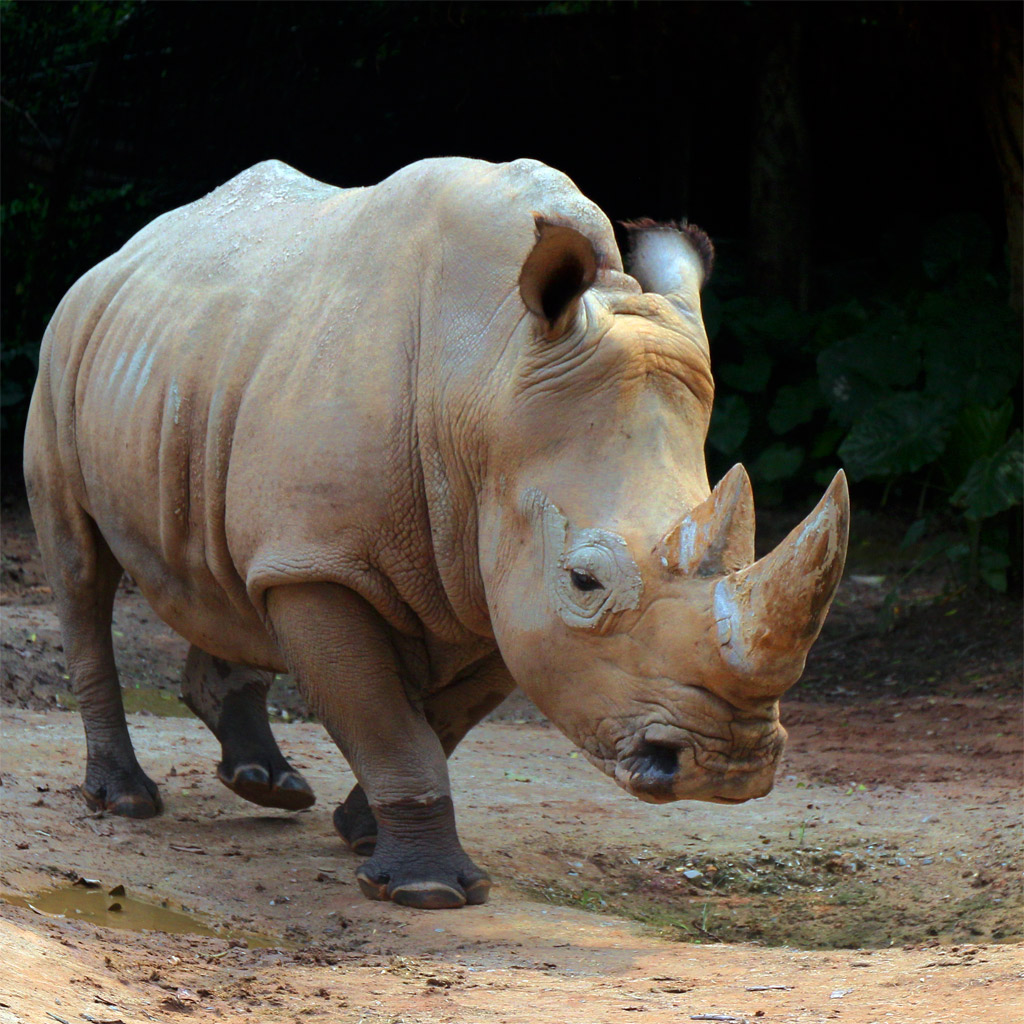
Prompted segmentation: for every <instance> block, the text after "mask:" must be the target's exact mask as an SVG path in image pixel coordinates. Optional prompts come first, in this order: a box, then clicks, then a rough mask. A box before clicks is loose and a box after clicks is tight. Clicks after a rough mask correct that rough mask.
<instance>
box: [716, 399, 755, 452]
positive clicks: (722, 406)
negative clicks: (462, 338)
mask: <svg viewBox="0 0 1024 1024" xmlns="http://www.w3.org/2000/svg"><path fill="white" fill-rule="evenodd" d="M749 429H750V410H749V409H748V408H747V403H746V401H745V400H744V399H742V398H740V396H739V395H724V396H723V397H721V398H718V399H716V400H715V406H714V408H713V409H712V411H711V426H710V428H709V430H708V444H710V445H711V447H712V448H715V449H717V450H718V451H720V452H721V453H722V454H723V455H732V454H733V452H735V451H736V450H737V449H738V448H739V446H740V445H741V444H743V441H744V439H745V438H746V436H747V431H748V430H749Z"/></svg>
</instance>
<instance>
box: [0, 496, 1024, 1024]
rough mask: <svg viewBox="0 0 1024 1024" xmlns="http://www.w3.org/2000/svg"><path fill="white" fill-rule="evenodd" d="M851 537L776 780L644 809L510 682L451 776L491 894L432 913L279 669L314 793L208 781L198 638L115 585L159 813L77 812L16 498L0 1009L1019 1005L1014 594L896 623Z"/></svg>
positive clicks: (864, 551) (906, 610) (932, 602)
mask: <svg viewBox="0 0 1024 1024" xmlns="http://www.w3.org/2000/svg"><path fill="white" fill-rule="evenodd" d="M869 525H870V526H871V527H872V528H871V530H870V531H868V533H869V538H868V539H866V540H863V541H859V540H858V539H857V535H856V534H855V541H854V545H853V548H852V551H851V556H852V557H851V568H850V570H849V571H848V575H847V579H846V580H845V581H844V583H843V585H842V588H841V591H840V594H839V597H838V599H837V602H836V606H835V610H834V612H833V615H832V617H831V618H830V621H829V623H828V625H827V626H826V632H825V633H824V634H823V636H822V639H821V641H820V642H819V645H818V647H817V648H816V649H815V651H814V652H812V658H811V661H810V663H809V666H808V673H807V675H806V677H805V679H804V681H803V682H802V683H801V684H800V686H799V687H798V688H797V689H796V690H794V691H793V693H792V695H790V696H787V698H786V700H785V701H784V704H783V721H784V723H785V724H786V726H787V727H788V728H789V731H790V743H789V749H788V751H787V754H786V755H785V762H784V764H783V766H782V768H781V770H780V773H779V779H778V783H777V786H776V789H775V790H774V791H773V793H772V794H770V795H769V796H768V797H766V798H764V799H762V800H758V801H753V802H751V803H748V804H744V805H741V806H737V807H720V806H714V805H705V804H679V805H671V806H668V807H653V806H649V805H645V804H641V803H639V802H638V801H635V800H632V799H631V798H629V797H628V796H627V795H626V794H625V793H623V792H622V791H620V790H619V789H618V788H617V787H616V786H615V785H614V783H612V782H611V781H610V780H608V779H606V778H604V777H603V776H601V775H600V774H599V773H598V772H596V771H595V770H594V769H593V768H592V767H590V766H589V765H588V764H587V763H586V762H585V761H584V760H583V758H582V757H580V756H578V755H577V753H576V751H575V750H574V749H573V748H572V746H571V744H570V743H569V742H568V741H567V740H566V739H565V738H564V737H562V735H561V734H560V733H559V732H558V731H557V730H556V729H554V728H553V727H552V726H550V725H549V724H548V723H547V722H546V721H544V719H543V717H542V716H541V715H540V714H539V712H537V710H536V709H535V708H534V707H533V706H532V705H531V704H529V702H528V701H527V700H526V699H525V698H524V697H522V696H521V695H515V696H514V697H513V698H511V699H510V700H509V701H508V702H506V704H505V705H504V706H503V707H502V708H500V709H499V710H498V712H497V713H496V714H495V716H493V717H492V719H491V720H490V721H488V722H486V723H484V724H483V725H482V726H481V727H479V728H478V729H477V730H475V731H474V733H472V734H471V735H470V737H469V738H468V739H467V740H466V742H465V743H464V745H463V747H461V748H460V749H459V751H458V752H457V753H456V755H455V756H454V758H453V760H452V778H453V787H454V795H455V799H456V806H457V808H458V811H459V822H460V832H461V835H462V838H463V842H464V844H465V846H466V848H467V849H468V850H469V851H470V852H471V854H472V855H473V856H474V858H475V859H476V860H477V861H478V862H479V863H480V864H482V865H484V866H486V867H487V868H488V869H489V870H490V872H491V874H492V875H493V877H494V878H495V880H496V882H497V886H496V888H495V890H494V892H493V895H492V899H491V902H490V903H489V904H488V905H486V906H485V907H476V908H466V909H463V910H459V911H440V912H432V913H430V912H415V911H410V910H405V909H403V908H397V907H392V906H390V905H382V904H374V903H369V902H367V901H366V900H364V899H363V898H362V897H361V896H360V894H359V891H358V888H357V887H356V884H355V881H354V878H353V870H354V868H355V866H356V863H357V861H356V859H355V857H354V856H353V855H351V854H350V853H348V852H347V851H345V849H344V848H343V846H342V844H341V842H340V840H339V839H338V838H337V836H336V835H335V834H334V832H333V829H332V826H331V820H330V815H331V811H332V810H333V807H334V805H335V803H336V802H337V801H339V800H340V799H341V798H343V797H344V795H345V794H346V793H347V792H348V789H349V787H350V786H351V784H352V781H353V780H352V777H351V774H350V772H349V771H348V769H347V767H346V766H345V765H344V762H343V761H342V759H341V758H340V756H339V755H338V753H337V751H336V749H335V748H334V747H333V745H332V744H331V743H330V741H329V740H328V739H327V737H326V734H325V733H324V732H323V730H322V728H321V727H320V726H319V725H318V724H316V723H315V722H313V721H310V720H309V716H308V712H307V709H306V707H305V705H304V703H303V701H302V699H301V696H300V695H299V694H298V693H297V692H296V691H295V689H294V687H292V686H291V684H290V681H289V680H287V679H281V680H279V681H278V682H277V683H276V684H275V688H274V690H273V692H272V696H271V702H272V704H273V707H274V710H275V732H276V734H277V735H278V737H279V740H280V742H281V745H282V748H283V749H284V750H285V752H286V754H287V755H288V756H289V757H290V758H291V759H292V761H293V763H295V764H296V765H297V766H298V767H300V768H301V769H302V771H303V772H304V774H305V775H306V777H307V778H308V779H309V781H310V782H311V784H312V785H313V786H314V788H315V789H316V791H317V795H318V801H317V803H316V805H315V806H314V807H313V808H311V809H310V810H309V811H306V812H302V813H300V814H286V813H283V812H282V813H276V812H274V813H267V812H265V811H263V810H261V809H259V808H255V807H252V806H251V805H248V804H246V803H245V802H244V801H242V800H240V799H238V798H237V797H236V796H234V795H233V794H232V793H230V792H229V791H228V790H226V789H225V788H224V787H223V786H221V785H220V783H218V781H217V780H216V777H215V775H214V767H215V764H216V761H217V756H218V748H217V744H216V742H215V741H214V739H213V737H212V736H211V735H210V734H209V733H208V732H206V730H205V729H204V728H203V726H202V725H201V724H200V723H198V722H197V721H196V720H195V719H194V718H192V717H191V716H189V715H188V713H187V711H185V710H184V708H183V706H182V705H181V704H180V701H179V700H178V698H177V686H178V676H179V673H180V666H181V664H182V662H183V660H184V652H185V645H184V642H183V641H181V640H180V639H179V638H177V637H176V636H175V635H174V634H173V633H172V632H171V631H170V630H168V629H167V628H166V627H165V626H163V625H162V624H161V623H160V622H159V621H158V620H157V619H156V617H155V616H154V615H153V613H152V612H151V611H150V610H149V609H148V607H147V606H146V605H145V603H144V602H143V601H142V599H141V597H140V596H139V594H138V592H137V591H136V590H135V588H134V587H133V586H132V584H131V581H129V580H126V581H125V582H124V583H123V584H122V588H121V594H120V596H119V601H118V608H117V612H116V619H115V642H116V645H117V649H118V657H119V664H120V666H121V669H122V682H123V685H124V687H125V697H126V703H127V705H128V707H129V709H130V710H131V712H132V713H131V715H130V725H131V729H132V734H133V737H134V739H135V744H136V749H137V752H138V754H139V758H140V761H141V762H142V764H143V766H144V767H145V768H146V770H147V771H148V772H149V774H150V776H151V777H152V778H153V779H154V780H155V781H157V782H158V783H159V784H160V786H161V790H162V793H163V796H164V800H165V804H166V810H165V813H164V815H163V816H162V817H160V818H157V819H153V820H150V821H144V822H132V821H126V820H124V819H119V818H114V817H109V816H104V815H96V814H90V813H88V811H87V809H86V807H85V806H84V804H83V802H82V800H81V798H80V795H79V794H78V791H77V786H78V784H79V782H80V781H81V777H82V773H83V769H84V759H85V751H84V739H83V736H82V731H81V726H80V724H79V721H78V716H77V714H76V713H74V711H73V706H74V700H73V697H72V696H71V695H70V693H69V683H68V681H67V679H66V669H65V667H64V664H63V660H62V659H63V654H62V650H61V644H60V633H59V629H58V625H57V621H56V617H55V614H54V610H53V607H52V603H51V596H50V592H49V589H48V587H47V586H46V582H45V580H44V579H43V577H42V574H41V570H40V567H39V563H38V555H37V552H36V551H35V546H34V537H33V535H32V531H31V526H30V523H29V522H28V519H27V517H26V515H25V513H24V509H23V508H20V507H16V508H14V509H8V510H6V512H5V516H4V530H3V564H2V576H3V579H2V588H0V601H2V604H3V619H2V645H3V646H2V651H0V653H2V698H3V706H2V720H0V726H2V748H0V782H2V786H0V818H2V829H0V1024H7V1022H9V1021H11V1022H13V1021H18V1022H20V1021H33V1022H35V1021H39V1022H43V1024H49V1022H51V1021H52V1020H57V1021H67V1022H72V1021H73V1022H75V1024H77V1022H79V1021H81V1020H86V1021H91V1022H103V1021H107V1022H114V1021H123V1022H125V1024H135V1022H144V1021H165V1022H176V1021H185V1020H193V1021H194V1020H211V1021H212V1020H225V1021H241V1020H248V1021H254V1020H255V1021H268V1022H278V1021H282V1022H284V1021H287V1022H293V1021H304V1020H317V1019H319V1020H324V1021H344V1022H348V1021H352V1022H357V1021H365V1022H377V1021H380V1022H388V1024H396V1022H399V1021H403V1022H420V1021H424V1022H427V1021H448V1022H458V1024H463V1022H465V1024H469V1022H474V1024H475V1022H492V1021H493V1022H510V1024H511V1022H522V1021H538V1022H548V1021H550V1022H558V1024H576V1022H579V1024H591V1022H598V1021H600V1022H615V1021H634V1020H636V1019H640V1020H645V1021H651V1022H661V1021H664V1022H668V1021H673V1022H675V1021H688V1020H691V1019H698V1020H700V1019H704V1020H708V1019H714V1020H720V1021H737V1022H739V1021H743V1020H746V1021H749V1022H751V1024H753V1022H755V1021H785V1022H790V1021H791V1022H797V1021H800V1022H804V1021H807V1022H811V1021H832V1020H841V1021H847V1022H865V1024H866V1022H872V1021H877V1022H886V1024H888V1022H903V1021H929V1022H948V1024H954V1022H975V1021H1005V1020H1010V1019H1017V1018H1019V1017H1020V1016H1021V1013H1022V1011H1024V999H1022V997H1021V991H1022V989H1021V985H1020V979H1021V976H1022V974H1024V957H1022V955H1021V953H1022V948H1024V947H1022V946H1021V945H1020V943H1021V940H1022V938H1024V935H1022V932H1024V927H1022V925H1024V920H1022V882H1021V869H1022V857H1021V817H1022V816H1021V811H1022V809H1024V808H1022V798H1021V785H1020V784H1021V770H1022V756H1021V755H1022V750H1021V747H1022V740H1021V702H1020V675H1021V661H1020V653H1021V624H1020V620H1021V616H1020V605H1019V603H1015V602H1013V601H1008V600H1005V599H1000V598H978V597H971V596H967V595H964V594H962V593H958V592H956V591H951V590H949V589H948V588H947V587H946V584H945V581H944V580H942V579H939V578H927V577H926V578H921V579H918V580H916V581H911V583H910V585H908V586H905V587H904V589H903V591H902V592H901V595H900V597H899V598H898V600H896V601H892V600H890V601H889V602H888V609H889V612H888V616H887V618H886V619H885V620H884V624H886V625H888V626H889V627H891V628H890V629H889V631H888V632H886V631H883V630H882V629H881V628H880V625H879V624H880V621H882V620H880V612H881V611H882V609H883V605H884V604H885V599H886V596H887V595H888V594H889V593H890V590H891V586H890V583H889V581H890V580H891V579H892V578H893V576H894V575H897V574H898V573H899V569H900V566H899V564H898V561H897V559H898V557H899V556H898V555H897V554H894V549H893V546H892V545H891V544H887V538H886V530H885V524H884V523H882V524H878V523H873V524H872V523H869ZM771 540H772V537H771V535H770V531H769V536H768V537H767V538H766V543H770V542H771ZM894 607H895V608H896V609H897V610H896V611H895V612H893V608H894ZM182 716H184V717H182ZM82 879H86V880H88V881H89V885H86V884H84V883H83V882H82V881H81V880H82ZM76 882H77V883H78V884H75V883H76ZM118 886H123V887H124V892H123V893H122V892H121V890H120V889H118V888H117V887H118ZM54 890H55V892H54ZM111 890H113V893H111ZM111 907H113V908H114V909H110V908H111ZM154 925H156V926H157V927H158V928H159V929H163V930H154V927H153V926H154ZM136 928H142V929H145V930H133V929H136ZM177 928H181V929H185V930H184V931H173V930H171V929H177ZM638 1014H643V1015H644V1016H642V1017H639V1018H638V1017H637V1015H638Z"/></svg>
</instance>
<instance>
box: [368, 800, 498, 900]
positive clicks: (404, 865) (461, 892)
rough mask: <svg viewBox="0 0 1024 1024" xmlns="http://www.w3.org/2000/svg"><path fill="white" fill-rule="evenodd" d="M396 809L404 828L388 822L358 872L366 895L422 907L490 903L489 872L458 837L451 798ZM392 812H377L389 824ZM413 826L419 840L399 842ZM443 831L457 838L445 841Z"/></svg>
mask: <svg viewBox="0 0 1024 1024" xmlns="http://www.w3.org/2000/svg"><path fill="white" fill-rule="evenodd" d="M393 810H394V811H395V812H396V813H395V818H396V824H397V823H398V821H401V826H400V829H398V828H396V829H391V828H388V827H386V826H385V828H383V829H382V830H381V834H380V836H379V837H378V839H377V846H376V849H375V850H374V853H373V856H372V857H371V858H370V859H369V860H368V861H366V863H364V864H363V865H362V866H361V867H360V868H359V869H358V870H357V871H356V881H357V882H358V883H359V888H360V889H361V890H362V892H363V895H364V896H366V897H368V898H369V899H371V900H391V901H392V902H393V903H398V904H401V905H402V906H405V907H417V908H419V909H420V910H449V909H454V908H456V907H462V906H465V905H466V904H480V903H486V902H487V897H488V895H489V894H490V890H491V879H490V876H489V875H488V874H487V872H486V871H483V870H481V869H480V868H478V867H477V866H476V864H474V863H473V861H472V860H470V858H469V856H468V855H467V854H466V852H465V851H464V850H463V849H462V846H461V845H460V843H459V841H458V839H457V838H455V810H454V806H453V804H452V801H451V797H447V796H446V797H441V799H439V800H438V801H437V802H436V803H434V804H432V805H430V806H427V807H422V806H412V805H400V806H397V807H395V808H393ZM391 811H392V808H387V809H383V808H380V809H378V814H380V815H381V816H382V817H383V818H384V820H385V822H386V823H387V821H388V819H389V818H390V817H391V813H390V812H391ZM417 825H418V826H419V827H418V828H417V827H416V826H417ZM410 827H412V828H414V829H415V831H416V832H418V833H419V835H418V836H417V839H414V840H413V841H412V842H408V841H407V840H406V841H402V842H398V841H396V839H395V835H396V833H399V834H400V833H401V832H405V831H406V830H407V829H409V828H410ZM445 833H447V835H449V836H450V837H451V838H452V840H454V841H448V842H445V841H444V837H445ZM417 840H418V841H417Z"/></svg>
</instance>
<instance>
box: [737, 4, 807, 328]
mask: <svg viewBox="0 0 1024 1024" xmlns="http://www.w3.org/2000/svg"><path fill="white" fill-rule="evenodd" d="M800 39H801V30H800V24H799V22H798V21H796V20H794V19H793V18H792V17H791V16H790V14H789V13H788V9H787V14H786V16H785V17H784V18H781V19H779V20H775V19H773V20H772V21H771V22H769V23H768V24H767V25H765V26H764V37H763V39H762V40H761V54H762V56H761V63H760V67H759V69H758V75H757V85H756V93H755V100H754V103H755V107H754V125H753V141H752V152H751V161H750V239H751V246H750V253H751V270H752V277H753V285H754V289H755V291H756V292H757V294H758V295H761V296H763V297H765V298H771V297H781V298H786V299H789V301H791V302H792V303H793V304H794V305H796V306H797V307H798V308H799V309H806V308H807V304H808V301H809V294H808V293H809V279H808V278H809V273H808V270H809V265H810V260H809V251H808V250H809V246H810V196H809V191H810V190H809V182H810V173H809V169H808V145H807V128H806V124H805V122H804V115H803V109H802V105H801V102H800V70H799V64H800Z"/></svg>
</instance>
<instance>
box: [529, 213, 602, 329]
mask: <svg viewBox="0 0 1024 1024" xmlns="http://www.w3.org/2000/svg"><path fill="white" fill-rule="evenodd" d="M536 224H537V244H536V245H534V247H533V251H532V252H531V253H530V255H529V256H527V257H526V262H525V263H524V264H523V269H522V271H521V272H520V274H519V293H520V294H521V295H522V297H523V302H525V303H526V308H527V309H528V310H529V311H530V312H531V313H533V314H534V315H535V316H537V317H539V318H540V320H541V322H542V324H543V326H544V336H545V337H546V338H548V339H549V340H553V339H555V338H560V337H561V336H562V335H563V334H565V332H566V331H567V330H568V329H569V327H570V325H571V324H572V323H573V321H574V320H575V318H576V313H577V311H578V309H579V301H580V296H581V295H582V294H583V293H584V292H585V291H586V290H587V289H588V288H589V287H590V286H591V285H592V284H593V283H594V278H595V277H596V276H597V254H596V253H595V252H594V246H593V245H592V244H591V242H590V239H588V238H586V237H585V236H584V235H581V234H580V233H579V232H578V231H576V230H575V229H574V228H570V227H565V226H563V225H559V224H549V223H547V222H546V221H544V220H542V219H540V218H538V219H537V222H536Z"/></svg>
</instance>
